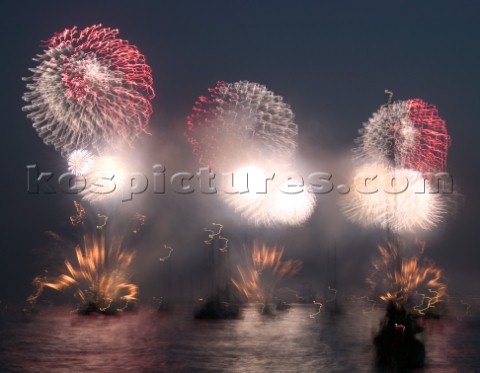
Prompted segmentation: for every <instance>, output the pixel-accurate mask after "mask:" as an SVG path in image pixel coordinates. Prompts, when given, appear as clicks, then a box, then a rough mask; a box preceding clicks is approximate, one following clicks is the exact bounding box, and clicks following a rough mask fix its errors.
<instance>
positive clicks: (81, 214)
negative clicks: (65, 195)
mask: <svg viewBox="0 0 480 373" xmlns="http://www.w3.org/2000/svg"><path fill="white" fill-rule="evenodd" d="M73 205H74V206H75V212H76V215H75V216H70V223H72V225H73V226H76V225H80V224H83V222H84V221H85V216H86V213H85V209H84V208H83V206H82V205H81V203H80V202H77V201H73Z"/></svg>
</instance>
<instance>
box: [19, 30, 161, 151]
mask: <svg viewBox="0 0 480 373" xmlns="http://www.w3.org/2000/svg"><path fill="white" fill-rule="evenodd" d="M118 33H119V31H118V30H116V29H110V28H106V27H102V25H93V26H90V27H87V28H85V29H83V30H81V31H79V30H78V29H77V28H76V27H73V28H72V29H65V30H64V31H63V32H60V33H57V34H55V35H54V36H53V37H52V38H51V39H49V40H48V41H47V42H46V45H45V47H46V49H45V50H44V51H43V53H40V54H38V55H37V57H36V58H34V61H36V62H37V66H36V67H34V68H32V69H30V71H31V72H32V73H33V75H32V76H31V77H28V78H24V80H26V81H27V82H28V84H27V89H28V91H27V92H26V93H25V94H24V95H23V99H24V100H25V101H26V102H27V105H25V106H24V108H23V110H24V111H26V112H28V117H29V118H30V119H31V120H32V121H33V127H34V128H35V129H36V130H37V132H38V134H39V136H40V137H41V138H42V139H43V141H44V142H45V144H47V145H53V146H54V147H55V149H56V150H59V151H60V152H61V153H62V155H65V156H66V155H68V154H70V153H72V152H73V151H75V150H77V149H85V150H90V151H92V152H95V153H98V152H99V151H102V150H104V148H105V146H107V145H109V146H110V145H112V144H116V145H123V144H127V145H130V144H131V143H132V142H133V140H134V139H135V138H136V137H137V136H138V135H140V134H141V133H143V132H145V129H146V127H147V125H148V121H149V118H150V115H151V113H152V106H151V104H150V100H151V99H152V98H153V97H154V96H155V95H154V91H153V88H152V73H151V69H150V66H148V65H147V64H146V62H145V57H144V56H143V55H142V54H141V53H140V52H139V51H138V49H137V47H135V46H133V45H131V44H129V43H128V41H126V40H122V39H119V38H118V37H117V35H118ZM119 143H120V144H119Z"/></svg>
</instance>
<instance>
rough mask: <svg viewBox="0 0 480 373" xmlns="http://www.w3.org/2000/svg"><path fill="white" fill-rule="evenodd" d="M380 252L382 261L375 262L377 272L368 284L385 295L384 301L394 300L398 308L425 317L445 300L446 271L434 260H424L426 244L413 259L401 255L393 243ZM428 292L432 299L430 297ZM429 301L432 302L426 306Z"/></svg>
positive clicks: (383, 296) (421, 246) (368, 280)
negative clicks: (426, 313) (444, 281)
mask: <svg viewBox="0 0 480 373" xmlns="http://www.w3.org/2000/svg"><path fill="white" fill-rule="evenodd" d="M378 249H379V252H380V258H379V259H377V260H374V262H373V267H374V271H373V273H372V275H371V276H370V278H368V279H367V282H368V283H369V284H370V286H371V288H372V290H373V291H383V292H384V294H383V295H381V296H380V299H381V300H383V301H385V302H389V301H393V302H394V303H395V304H396V305H397V306H398V307H402V308H405V309H407V310H408V311H410V312H412V313H417V314H424V313H425V312H426V311H427V310H431V309H432V308H434V307H435V305H436V304H437V303H438V302H441V301H442V299H443V297H444V296H445V295H446V285H445V284H444V283H443V281H442V271H441V270H440V269H439V268H437V267H436V266H435V263H434V262H433V261H432V260H429V259H427V258H423V259H422V255H423V251H424V244H421V243H420V250H419V252H418V253H416V254H413V255H410V256H407V255H405V254H404V255H400V251H401V250H400V249H399V247H397V246H396V245H394V244H392V243H389V244H388V245H387V247H382V246H379V247H378ZM385 289H387V290H385ZM423 289H425V290H426V291H422V290H423ZM427 291H428V293H430V294H431V295H432V296H430V297H427V296H426V292H427ZM418 297H420V298H421V300H422V303H421V304H419V299H418ZM425 299H428V301H427V302H426V305H425V302H424V300H425ZM422 306H423V307H422Z"/></svg>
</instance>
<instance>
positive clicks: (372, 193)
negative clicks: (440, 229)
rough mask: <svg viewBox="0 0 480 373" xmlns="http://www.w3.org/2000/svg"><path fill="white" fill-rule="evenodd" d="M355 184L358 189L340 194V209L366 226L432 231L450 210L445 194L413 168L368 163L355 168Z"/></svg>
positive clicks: (412, 231) (398, 231)
mask: <svg viewBox="0 0 480 373" xmlns="http://www.w3.org/2000/svg"><path fill="white" fill-rule="evenodd" d="M392 180H394V181H395V184H394V185H393V187H392ZM367 181H368V184H367V185H365V183H366V182H367ZM352 185H356V186H357V188H358V189H357V190H352V191H351V192H350V193H348V194H346V195H343V196H341V198H340V199H339V204H340V208H341V209H342V212H343V214H344V215H345V217H346V218H347V219H349V220H351V221H353V222H355V223H358V224H361V225H363V226H366V227H370V226H376V227H381V228H384V229H390V230H392V231H393V232H396V233H402V232H407V233H415V232H417V231H419V230H431V229H433V228H435V227H437V226H438V225H439V224H440V223H441V222H442V221H443V219H444V218H445V216H446V215H447V213H448V211H449V208H448V206H449V202H450V201H449V200H448V199H447V198H446V195H444V194H442V193H435V189H434V188H433V187H432V186H431V185H430V183H428V182H426V181H425V178H424V177H423V175H422V174H420V173H418V172H416V171H414V170H409V169H392V168H391V167H390V166H388V165H386V164H384V163H371V164H365V165H363V166H362V167H360V168H358V169H357V170H356V174H355V176H354V178H353V180H352Z"/></svg>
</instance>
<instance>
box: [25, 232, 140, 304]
mask: <svg viewBox="0 0 480 373" xmlns="http://www.w3.org/2000/svg"><path fill="white" fill-rule="evenodd" d="M105 241H106V240H105V235H103V234H102V235H87V234H86V235H84V242H83V247H81V246H80V245H79V246H77V247H76V249H75V253H76V263H75V264H74V263H73V262H71V261H69V260H66V261H65V269H66V271H65V273H63V274H61V275H59V276H58V277H46V276H38V277H36V278H35V279H34V280H33V284H34V285H35V286H36V287H37V290H36V292H35V294H34V295H32V296H30V297H29V298H28V299H27V301H28V302H30V303H35V302H36V301H37V299H38V298H39V297H40V295H41V294H42V293H43V290H44V289H45V288H51V289H54V290H57V291H63V290H65V289H67V288H74V289H75V293H76V295H77V296H78V297H79V299H80V301H81V303H82V304H83V305H89V304H95V306H96V307H98V309H99V310H100V311H105V310H107V309H109V308H110V307H111V306H112V305H113V304H114V303H116V302H119V301H125V302H130V301H134V300H136V296H137V290H138V288H137V286H136V285H135V284H132V283H130V282H129V280H128V279H129V276H128V269H129V267H130V264H131V262H132V260H133V257H134V253H133V252H130V251H127V250H124V249H123V248H122V240H121V239H120V238H118V237H115V238H113V240H112V242H111V243H110V244H109V245H108V246H107V244H106V242H105Z"/></svg>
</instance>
